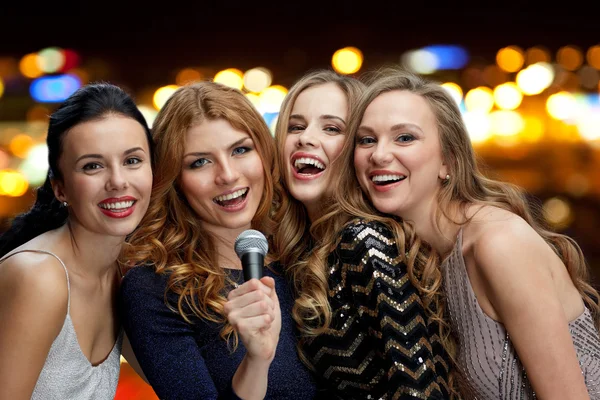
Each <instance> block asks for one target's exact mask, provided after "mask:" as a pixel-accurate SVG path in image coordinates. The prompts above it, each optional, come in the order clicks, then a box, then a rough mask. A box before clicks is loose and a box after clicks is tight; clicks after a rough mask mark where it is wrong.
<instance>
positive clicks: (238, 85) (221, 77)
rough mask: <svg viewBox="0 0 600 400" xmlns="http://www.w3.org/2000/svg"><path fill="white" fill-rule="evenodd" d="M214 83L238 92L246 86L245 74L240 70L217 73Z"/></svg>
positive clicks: (232, 69) (231, 69)
mask: <svg viewBox="0 0 600 400" xmlns="http://www.w3.org/2000/svg"><path fill="white" fill-rule="evenodd" d="M213 81H215V82H217V83H221V84H223V85H225V86H229V87H232V88H235V89H238V90H242V87H243V86H244V74H243V73H242V71H240V70H239V69H235V68H228V69H225V70H223V71H219V72H217V74H216V75H215V77H214V78H213Z"/></svg>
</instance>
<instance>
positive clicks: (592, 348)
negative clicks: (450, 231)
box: [442, 230, 600, 400]
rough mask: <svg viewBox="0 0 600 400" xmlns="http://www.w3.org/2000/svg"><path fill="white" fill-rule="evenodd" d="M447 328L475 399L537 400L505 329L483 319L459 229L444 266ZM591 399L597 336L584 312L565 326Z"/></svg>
mask: <svg viewBox="0 0 600 400" xmlns="http://www.w3.org/2000/svg"><path fill="white" fill-rule="evenodd" d="M442 273H443V275H444V289H445V292H446V296H447V301H448V312H449V315H450V324H451V328H452V330H453V333H454V334H455V336H456V338H457V340H458V354H457V363H458V368H459V369H460V372H461V376H462V378H463V379H465V380H466V383H467V385H468V386H469V387H470V389H471V391H472V394H471V396H473V397H474V398H476V399H502V400H513V399H514V400H524V399H535V398H536V395H535V393H534V391H533V390H532V388H531V385H530V384H529V380H528V379H527V374H526V371H525V369H524V368H523V365H522V364H521V362H520V361H519V357H518V355H517V353H516V351H515V349H514V347H513V345H512V343H511V340H510V336H509V334H508V332H506V329H505V328H504V326H503V325H502V324H501V323H499V322H497V321H495V320H493V319H492V318H490V317H489V316H487V315H486V314H485V313H484V312H483V310H482V309H481V307H480V306H479V303H478V302H477V298H476V297H475V293H474V292H473V288H472V287H471V284H470V281H469V277H468V275H467V269H466V266H465V262H464V258H463V255H462V230H461V231H460V232H459V235H458V239H457V241H456V244H455V247H454V250H453V251H452V253H451V254H450V256H449V257H448V258H447V259H446V260H445V261H444V263H443V264H442ZM569 328H570V331H571V337H572V338H573V344H574V345H575V349H576V351H577V356H578V358H579V364H580V366H581V370H582V373H583V375H584V378H585V383H586V385H587V388H588V392H589V394H590V398H591V399H592V400H600V338H599V336H598V332H597V330H596V328H595V326H594V323H593V320H592V317H591V314H590V312H589V310H588V309H587V308H586V309H585V310H584V312H583V313H582V314H581V315H580V316H579V317H578V318H577V319H575V320H574V321H572V322H570V323H569Z"/></svg>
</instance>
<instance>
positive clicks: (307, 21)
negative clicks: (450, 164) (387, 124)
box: [0, 2, 600, 399]
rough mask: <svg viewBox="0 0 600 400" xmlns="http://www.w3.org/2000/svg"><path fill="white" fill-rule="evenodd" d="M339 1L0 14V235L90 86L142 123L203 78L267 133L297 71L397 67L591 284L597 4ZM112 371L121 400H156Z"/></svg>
mask: <svg viewBox="0 0 600 400" xmlns="http://www.w3.org/2000/svg"><path fill="white" fill-rule="evenodd" d="M344 4H345V5H341V3H340V4H337V5H331V6H324V5H321V6H320V8H319V10H320V12H316V13H311V12H309V10H311V9H313V10H314V9H316V7H317V5H316V4H315V5H311V4H309V3H302V4H299V5H298V7H299V8H298V9H293V8H292V7H291V6H285V7H284V6H281V7H283V8H282V10H281V11H282V12H284V14H283V15H281V16H277V15H275V14H273V13H272V11H273V8H272V7H258V6H255V8H251V7H250V6H247V7H245V8H244V7H242V6H241V5H240V4H239V3H237V2H234V3H228V5H223V6H219V7H217V8H210V7H209V8H206V9H202V10H200V9H198V8H196V9H189V10H188V9H187V8H181V9H180V10H179V11H181V12H188V11H189V13H190V14H193V13H194V12H197V13H203V14H202V17H201V18H200V17H199V19H198V20H196V19H194V18H184V19H182V17H181V16H180V15H179V16H177V17H166V16H165V17H163V18H155V19H154V20H152V21H148V20H144V21H141V22H140V21H138V22H136V21H137V19H136V18H134V17H127V16H125V15H124V14H123V15H121V16H122V17H123V18H126V21H127V22H125V23H123V26H120V23H117V22H115V23H114V24H111V23H110V22H109V20H105V21H104V22H100V21H96V22H94V21H89V20H86V19H85V18H84V17H85V15H86V14H85V11H87V12H93V10H91V9H90V10H84V9H80V10H79V11H80V15H79V16H67V15H49V14H47V13H46V14H44V15H43V16H35V15H32V16H30V17H28V19H27V20H25V19H24V18H23V17H21V18H20V19H16V20H15V19H12V18H10V16H7V15H5V16H4V17H0V37H1V38H2V42H3V44H2V45H1V46H0V232H1V231H3V230H4V229H6V228H7V227H8V226H9V223H10V219H11V218H12V217H13V216H14V215H16V214H17V213H19V212H23V211H25V210H27V209H28V208H29V207H30V206H31V204H32V202H33V200H34V197H35V192H34V190H35V188H36V187H37V186H38V185H40V184H41V183H42V182H43V180H44V179H45V176H46V172H47V168H48V165H47V160H46V157H47V148H46V145H45V142H44V140H45V134H46V129H47V123H48V116H49V114H50V113H51V112H52V111H53V110H54V109H55V108H56V107H57V105H58V104H60V102H61V101H63V100H64V99H65V98H66V97H68V96H69V95H70V94H71V93H73V91H75V90H76V89H77V88H79V87H80V86H81V85H84V84H86V83H88V82H93V81H110V82H113V83H115V84H118V85H120V86H122V87H123V88H125V89H126V90H127V91H128V92H129V93H131V94H132V95H133V96H134V97H135V99H136V101H137V103H138V104H139V106H140V109H141V110H142V113H143V114H144V116H145V117H146V118H147V120H148V122H149V123H150V124H152V121H153V120H154V117H155V116H156V113H157V112H158V110H160V108H161V107H162V106H163V105H164V103H165V101H166V100H167V99H168V98H169V96H170V95H171V94H172V93H173V92H174V91H175V90H176V89H177V88H178V87H179V86H181V85H184V84H186V83H188V82H194V81H199V80H214V81H217V82H221V83H223V84H226V85H229V86H232V87H235V88H238V89H240V90H242V91H243V92H244V93H245V95H246V96H247V97H248V99H249V100H250V101H251V102H252V103H253V104H254V105H255V107H256V108H257V110H258V111H259V112H260V113H261V115H263V117H264V118H265V121H266V122H267V124H268V126H269V127H270V128H271V130H273V129H274V126H275V123H276V121H277V116H278V110H279V107H280V105H281V102H282V100H283V98H284V97H285V95H286V93H287V90H288V89H289V87H290V85H291V84H293V82H294V81H295V80H296V79H297V78H299V77H300V76H301V75H302V74H303V73H304V72H306V71H308V70H310V69H313V68H323V67H331V68H334V69H335V70H336V71H338V72H339V73H341V74H348V75H353V76H361V74H363V73H365V72H368V71H369V70H372V69H375V68H378V67H381V66H384V65H391V64H395V65H398V64H400V65H403V66H404V67H406V68H408V69H410V70H412V71H414V72H416V73H418V74H421V75H423V76H426V77H430V78H432V79H434V80H436V81H438V82H440V83H441V84H443V86H444V87H445V88H446V89H447V90H448V91H449V93H451V94H452V96H453V98H454V99H455V100H456V102H457V104H458V105H459V107H460V109H461V111H462V113H463V116H464V119H465V121H466V124H467V127H468V130H469V134H470V136H471V140H472V143H473V145H474V147H475V149H476V152H477V154H478V156H479V158H480V160H481V161H482V162H483V163H484V166H485V168H484V171H486V173H487V174H488V175H489V176H491V177H495V178H498V179H502V180H506V181H509V182H512V183H515V184H517V185H520V186H521V187H523V188H524V189H526V190H527V192H528V193H529V194H530V195H531V201H532V202H533V203H535V204H537V205H539V207H540V209H541V212H542V215H543V218H544V219H545V221H546V222H547V223H548V224H549V225H550V226H552V227H553V228H554V229H556V230H558V231H560V232H562V233H565V234H568V235H569V236H571V237H573V238H575V239H576V240H577V242H578V243H579V244H580V245H581V247H582V248H583V251H584V254H585V256H586V258H587V260H588V261H589V263H590V267H591V271H592V277H593V279H594V280H595V284H596V286H598V283H599V282H600V239H598V237H599V236H598V234H597V231H598V228H599V227H600V30H598V29H594V25H595V26H598V25H597V24H598V23H599V22H600V21H598V20H596V18H595V17H594V16H593V15H598V14H595V13H594V12H593V11H594V8H593V6H591V5H590V6H587V5H586V3H585V2H584V3H582V4H579V5H578V6H577V9H575V8H573V9H571V8H569V7H570V6H568V5H563V6H562V8H556V9H550V8H549V7H551V6H549V5H546V6H545V8H543V7H542V8H536V7H533V6H531V5H528V6H527V7H525V6H524V8H523V9H521V10H514V11H511V10H508V9H507V7H506V5H504V7H501V8H498V9H486V10H479V11H477V10H474V9H473V8H472V7H471V8H462V9H461V8H459V7H458V6H455V5H446V6H444V7H443V8H436V7H430V8H422V9H418V10H416V11H415V10H410V9H408V8H405V7H404V6H400V5H397V6H389V7H392V8H389V9H385V8H382V9H380V10H379V11H380V12H379V13H377V14H374V13H372V12H368V10H366V11H365V10H364V8H365V7H368V6H369V5H368V4H362V3H361V4H360V5H358V4H354V5H353V3H352V2H349V3H344ZM590 4H591V3H590ZM82 7H84V6H82ZM311 7H312V8H311ZM323 7H324V8H323ZM573 7H575V6H573ZM586 7H587V8H586ZM302 10H303V11H302ZM371 11H373V10H371ZM211 13H213V14H214V15H212V14H211ZM428 13H429V14H428ZM199 15H200V14H199ZM431 15H434V17H433V18H430V16H431ZM110 18H117V17H116V16H111V17H109V19H110ZM332 18H333V22H331V21H332ZM213 19H214V20H213ZM319 24H324V25H323V26H321V27H320V28H319ZM32 35H33V36H32ZM21 36H22V37H21ZM16 39H18V40H16ZM122 366H123V368H122V375H121V380H120V384H119V388H118V393H117V397H116V398H117V399H155V398H156V396H155V395H154V393H153V391H152V390H151V388H150V387H148V386H147V385H145V384H144V383H143V382H142V381H141V380H140V379H139V377H137V375H136V374H135V373H134V372H133V371H132V370H131V368H130V367H129V366H128V365H127V364H126V363H124V364H123V365H122Z"/></svg>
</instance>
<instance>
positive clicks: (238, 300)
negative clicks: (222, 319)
mask: <svg viewBox="0 0 600 400" xmlns="http://www.w3.org/2000/svg"><path fill="white" fill-rule="evenodd" d="M261 301H264V302H266V303H267V304H268V305H269V307H270V308H273V307H275V303H274V302H273V299H272V298H271V296H268V295H266V294H265V293H264V292H262V291H260V290H255V291H253V292H250V293H246V294H244V295H242V296H239V297H235V298H233V299H230V300H228V301H227V302H226V303H225V306H224V311H225V314H228V313H230V312H232V311H233V310H235V309H238V308H243V307H247V306H248V305H250V304H253V303H258V302H261Z"/></svg>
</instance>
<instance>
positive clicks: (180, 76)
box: [175, 68, 202, 86]
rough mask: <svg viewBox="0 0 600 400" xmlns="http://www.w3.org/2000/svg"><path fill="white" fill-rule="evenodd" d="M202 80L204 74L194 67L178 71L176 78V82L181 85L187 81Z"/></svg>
mask: <svg viewBox="0 0 600 400" xmlns="http://www.w3.org/2000/svg"><path fill="white" fill-rule="evenodd" d="M200 80H202V74H201V73H200V71H198V70H197V69H193V68H184V69H182V70H181V71H179V72H178V73H177V77H176V78H175V82H176V83H177V84H178V85H179V86H183V85H185V84H187V83H191V82H197V81H200Z"/></svg>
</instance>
